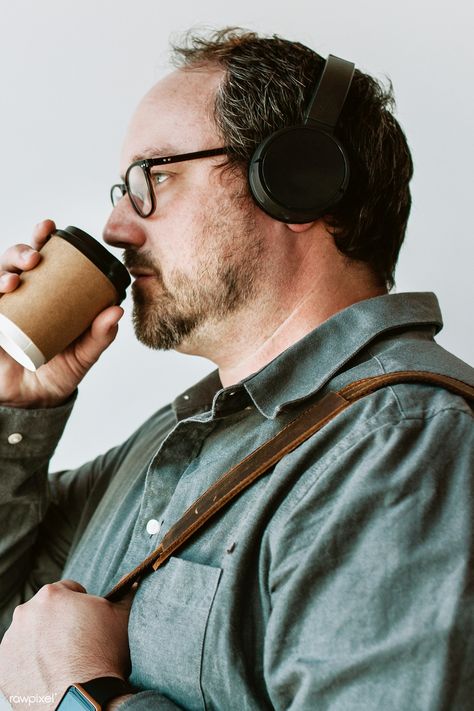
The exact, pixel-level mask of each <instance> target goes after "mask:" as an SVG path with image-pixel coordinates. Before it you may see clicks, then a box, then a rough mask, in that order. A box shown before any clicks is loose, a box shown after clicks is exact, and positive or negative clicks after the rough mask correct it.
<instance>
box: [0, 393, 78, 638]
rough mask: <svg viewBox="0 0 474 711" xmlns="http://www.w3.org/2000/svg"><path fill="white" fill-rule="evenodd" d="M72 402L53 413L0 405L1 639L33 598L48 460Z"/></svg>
mask: <svg viewBox="0 0 474 711" xmlns="http://www.w3.org/2000/svg"><path fill="white" fill-rule="evenodd" d="M74 399H75V398H74V397H72V398H71V399H70V400H69V401H68V402H67V403H65V404H64V405H62V406H60V407H57V408H51V409H29V410H28V409H21V408H8V407H0V462H1V467H0V636H1V635H2V634H3V632H4V630H5V628H6V627H7V626H8V624H9V620H10V618H11V612H12V611H13V609H14V607H16V605H17V604H19V603H20V602H22V601H24V600H25V599H27V598H28V597H31V595H32V594H33V592H32V591H31V589H28V588H29V586H28V584H27V582H26V581H27V579H28V575H29V571H30V566H31V561H32V557H33V549H34V546H35V543H36V540H37V532H38V527H39V525H40V523H41V521H42V519H43V517H44V514H45V511H46V509H47V505H48V501H49V492H48V483H47V471H48V462H49V460H50V458H51V457H52V455H53V453H54V450H55V448H56V445H57V443H58V441H59V438H60V437H61V434H62V432H63V430H64V427H65V425H66V422H67V419H68V417H69V415H70V412H71V410H72V406H73V402H74ZM49 567H50V568H51V567H55V565H51V566H49ZM37 582H38V584H40V580H38V581H37Z"/></svg>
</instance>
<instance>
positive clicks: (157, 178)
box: [151, 173, 169, 185]
mask: <svg viewBox="0 0 474 711" xmlns="http://www.w3.org/2000/svg"><path fill="white" fill-rule="evenodd" d="M167 178H169V175H168V174H167V173H152V176H151V179H152V182H153V185H161V183H164V182H165V180H166V179H167Z"/></svg>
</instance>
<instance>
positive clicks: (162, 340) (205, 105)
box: [104, 30, 412, 352]
mask: <svg viewBox="0 0 474 711" xmlns="http://www.w3.org/2000/svg"><path fill="white" fill-rule="evenodd" d="M173 59H174V63H175V64H176V65H177V71H175V72H173V73H172V74H170V75H168V76H167V77H165V78H164V79H162V80H161V81H160V82H158V84H156V85H155V87H153V88H152V89H151V91H150V92H149V93H148V94H147V95H146V96H145V97H144V99H143V100H142V102H141V103H140V105H139V107H138V109H137V112H136V114H135V116H134V118H133V119H132V122H131V125H130V128H129V131H128V133H127V137H126V140H125V143H124V147H123V151H122V171H123V174H124V173H125V171H126V169H127V167H128V166H129V165H130V163H131V162H133V161H134V160H136V159H137V158H153V157H157V156H168V155H175V154H180V153H188V152H194V151H202V150H206V149H211V148H218V147H221V146H226V148H227V155H226V156H224V157H223V156H216V157H209V158H204V159H200V160H196V161H189V162H183V163H173V164H170V165H169V166H166V165H165V166H160V167H157V168H154V169H152V170H151V173H152V175H154V176H155V177H154V179H153V180H154V184H155V187H154V189H155V192H156V195H157V209H156V211H155V212H154V213H153V214H152V215H151V216H150V217H148V218H146V219H143V218H141V217H138V216H137V215H136V214H135V213H134V212H133V210H132V209H131V206H130V201H129V200H128V199H124V200H121V201H120V202H119V203H118V205H117V207H116V209H115V210H114V212H113V213H112V216H111V218H110V220H109V222H108V224H107V227H106V230H105V233H104V236H105V239H106V241H108V242H110V243H111V244H115V245H116V246H123V247H124V248H125V263H126V265H127V266H128V267H129V268H131V269H132V271H133V269H135V271H136V272H145V273H147V274H149V275H150V278H148V279H147V278H142V279H139V280H137V281H136V282H135V284H134V300H135V314H134V316H135V319H134V320H135V326H136V331H137V335H138V337H139V338H140V339H141V340H142V341H144V342H145V343H146V344H147V345H149V346H151V347H155V348H177V347H180V346H182V345H183V343H184V346H185V349H187V341H189V339H191V338H195V337H196V334H198V336H199V337H201V336H202V334H203V333H204V335H205V333H206V331H208V332H212V331H213V330H214V331H215V330H216V329H218V327H219V324H220V323H221V322H222V321H223V320H225V319H226V318H227V317H229V316H231V315H232V314H235V313H238V312H239V309H242V308H244V307H245V306H248V305H249V304H250V305H253V306H255V308H256V309H258V308H259V307H261V305H262V299H265V291H266V290H267V291H268V298H267V301H271V300H272V298H273V297H274V295H275V294H273V297H272V294H271V290H270V289H268V287H269V284H270V280H271V279H273V280H274V281H275V280H280V282H283V281H284V280H285V278H287V277H286V271H287V270H286V265H288V275H289V276H288V283H286V284H283V283H282V290H285V289H286V290H287V291H288V292H289V291H291V290H294V289H295V284H294V283H291V279H292V272H291V268H290V266H291V262H292V260H294V259H296V258H295V257H294V256H293V255H294V253H295V252H296V250H295V248H294V245H295V244H296V239H297V236H298V238H300V232H301V230H304V229H305V226H292V225H282V223H277V222H276V221H275V220H273V219H272V218H270V217H268V216H267V215H265V214H264V213H263V212H262V211H261V210H260V209H259V208H258V207H257V206H256V204H255V203H254V201H253V200H252V198H251V196H250V192H249V187H248V183H247V168H248V162H249V159H250V157H251V156H252V154H253V152H254V150H255V148H256V146H257V145H258V144H259V143H260V142H261V141H262V140H263V139H264V138H266V137H267V136H268V135H269V134H270V133H271V132H272V131H275V130H278V129H280V128H282V127H285V126H289V125H292V124H297V123H301V121H302V119H303V114H304V111H305V108H306V106H307V102H308V99H309V98H310V96H311V94H312V92H313V90H314V86H315V83H317V81H318V79H319V76H320V73H321V70H322V67H323V65H324V60H323V59H322V58H321V57H320V56H319V55H317V54H315V53H314V52H313V51H312V50H310V49H308V48H306V47H304V46H302V45H300V44H298V43H293V42H288V41H287V40H283V39H280V38H276V37H273V38H260V37H258V36H257V35H255V34H253V33H245V32H243V31H236V30H224V31H222V32H217V33H214V34H213V35H211V36H210V37H204V38H203V37H199V36H192V35H191V36H188V39H187V42H186V43H185V44H184V46H181V47H175V48H174V52H173ZM391 103H392V96H391V93H390V92H384V91H383V89H382V88H381V87H380V86H379V84H378V83H377V82H376V81H375V80H373V79H372V78H371V77H368V76H367V75H364V74H362V73H361V72H359V71H356V73H355V77H354V80H353V82H352V85H351V88H350V91H349V94H348V97H347V99H346V103H345V105H344V109H343V111H342V114H341V117H340V120H339V123H338V126H337V129H336V135H337V137H338V138H339V140H340V141H341V143H342V144H343V145H344V146H345V149H346V151H347V153H348V156H349V160H350V168H351V178H350V183H349V187H348V190H347V192H346V194H345V196H344V198H343V200H342V201H341V202H340V203H339V204H338V205H337V206H336V207H335V208H334V209H333V210H332V211H331V214H330V215H327V216H325V217H324V219H323V220H321V221H320V223H321V224H320V225H319V223H317V228H316V232H315V230H313V229H312V228H311V229H312V232H311V234H309V235H308V236H307V237H305V239H306V240H307V241H308V242H309V241H311V240H313V241H314V234H315V233H317V234H319V235H322V236H323V237H324V238H327V239H326V244H327V245H329V241H328V239H330V241H331V242H333V244H334V243H335V245H336V246H337V250H339V254H340V253H343V254H344V255H347V258H350V259H352V260H356V261H355V262H354V261H353V262H352V263H354V264H364V263H365V264H366V265H368V268H369V271H371V273H372V275H373V278H374V282H375V283H377V284H378V285H379V286H381V287H383V286H385V285H386V284H387V285H389V286H390V285H391V284H392V280H393V269H394V265H395V262H396V259H397V256H398V251H399V248H400V245H401V243H402V240H403V236H404V232H405V227H406V221H407V218H408V213H409V207H410V193H409V189H408V182H409V179H410V177H411V173H412V164H411V158H410V154H409V151H408V148H407V145H406V141H405V138H404V135H403V133H402V131H401V129H400V127H399V125H398V123H397V122H396V120H395V119H394V118H393V116H392V114H391V113H390V110H389V109H390V106H391ZM283 169H284V167H283ZM300 228H301V229H300ZM328 233H331V234H332V235H333V236H329V234H328ZM308 247H309V245H308V244H305V245H303V246H302V247H301V245H300V254H299V257H298V258H299V259H300V261H302V257H301V255H302V254H304V253H305V251H307V249H308ZM334 249H335V248H334ZM337 250H335V251H337ZM349 261H350V260H349ZM265 279H266V282H265ZM334 290H335V291H337V285H335V289H334ZM362 298H363V297H362ZM258 300H260V301H259V306H257V301H258ZM282 314H283V315H284V313H283V310H282ZM193 348H194V344H193V343H192V344H191V348H190V349H189V350H190V351H191V352H197V351H195V350H194V351H193V350H192V349H193Z"/></svg>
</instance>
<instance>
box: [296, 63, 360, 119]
mask: <svg viewBox="0 0 474 711" xmlns="http://www.w3.org/2000/svg"><path fill="white" fill-rule="evenodd" d="M354 70H355V64H353V63H352V62H347V61H346V60H345V59H340V58H339V57H335V56H334V54H330V55H329V57H328V58H327V60H326V64H325V65H324V69H323V72H322V74H321V78H320V79H319V82H318V85H317V87H316V89H315V91H314V94H313V97H312V99H311V101H310V104H309V106H308V108H307V110H306V114H305V118H304V123H305V125H310V126H311V125H312V124H316V125H317V126H320V127H321V128H323V130H326V131H328V132H329V133H332V132H333V131H334V128H335V127H336V124H337V121H338V119H339V116H340V114H341V111H342V107H343V106H344V102H345V100H346V97H347V94H348V92H349V87H350V85H351V82H352V77H353V76H354ZM321 124H322V125H321Z"/></svg>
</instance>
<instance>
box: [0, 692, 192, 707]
mask: <svg viewBox="0 0 474 711" xmlns="http://www.w3.org/2000/svg"><path fill="white" fill-rule="evenodd" d="M0 711H1V708H0ZM117 711H184V709H183V707H182V706H177V705H176V704H175V703H174V701H171V699H168V698H167V697H166V696H162V694H160V693H158V692H157V691H140V692H138V693H137V694H134V695H133V696H131V697H130V698H129V699H127V700H126V701H124V702H123V704H120V706H119V707H118V710H117Z"/></svg>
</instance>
